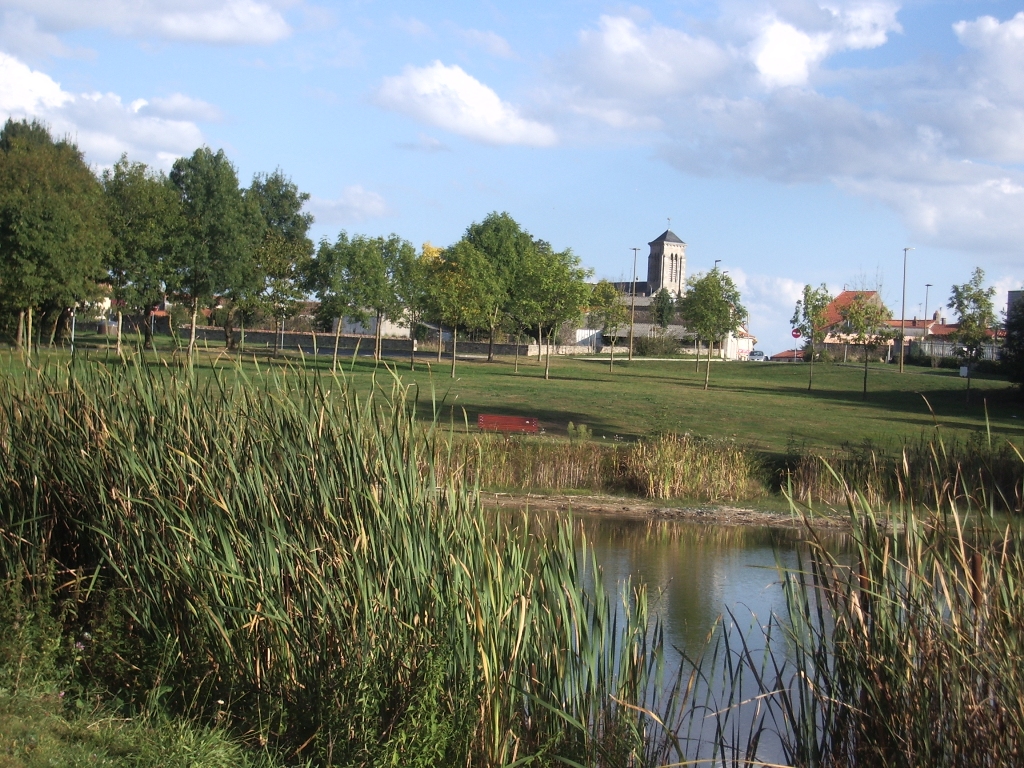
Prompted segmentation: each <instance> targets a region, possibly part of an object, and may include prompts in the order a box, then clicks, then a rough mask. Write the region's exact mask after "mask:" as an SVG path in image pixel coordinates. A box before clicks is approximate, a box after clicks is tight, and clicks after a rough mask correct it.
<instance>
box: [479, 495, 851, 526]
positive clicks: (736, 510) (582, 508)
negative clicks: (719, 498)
mask: <svg viewBox="0 0 1024 768" xmlns="http://www.w3.org/2000/svg"><path fill="white" fill-rule="evenodd" d="M480 499H481V502H482V503H483V505H484V506H485V507H488V508H492V509H493V508H497V509H524V508H529V509H532V510H542V511H548V512H570V511H571V512H572V513H574V514H576V515H584V516H588V517H608V518H627V519H644V520H681V521H692V522H701V523H712V524H716V525H723V526H726V525H741V526H757V527H768V528H802V527H803V526H804V521H803V520H802V519H801V518H799V517H796V516H794V515H793V514H791V513H790V512H788V511H787V512H776V511H771V510H767V509H753V508H749V507H737V506H733V505H729V504H708V503H705V504H701V503H699V502H698V503H696V504H695V505H694V506H680V507H674V506H666V505H665V503H664V502H659V501H657V500H652V499H638V498H629V497H623V496H611V495H607V494H595V495H565V494H542V493H495V492H493V491H481V492H480ZM813 525H814V527H815V528H823V529H828V530H848V529H849V527H850V523H849V517H848V516H847V515H845V514H837V515H835V516H830V515H821V516H816V517H815V518H814V519H813Z"/></svg>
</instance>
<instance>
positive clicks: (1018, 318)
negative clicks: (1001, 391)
mask: <svg viewBox="0 0 1024 768" xmlns="http://www.w3.org/2000/svg"><path fill="white" fill-rule="evenodd" d="M1003 365H1004V366H1005V367H1006V374H1007V376H1008V377H1009V379H1010V381H1012V382H1013V383H1014V384H1016V385H1017V386H1019V387H1024V301H1018V302H1017V303H1016V304H1014V305H1013V306H1011V307H1010V309H1009V311H1008V312H1007V313H1006V340H1005V341H1004V342H1003Z"/></svg>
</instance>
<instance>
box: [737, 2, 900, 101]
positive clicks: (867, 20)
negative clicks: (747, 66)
mask: <svg viewBox="0 0 1024 768" xmlns="http://www.w3.org/2000/svg"><path fill="white" fill-rule="evenodd" d="M822 10H823V11H825V12H826V15H824V16H823V18H825V19H826V22H825V29H822V30H804V29H800V28H799V27H798V26H796V25H794V24H791V23H789V22H787V21H783V20H780V19H779V18H777V17H775V16H769V17H767V18H765V19H764V21H763V22H762V28H761V31H760V33H759V34H758V36H757V38H756V39H755V40H754V41H753V43H752V45H751V58H752V60H753V62H754V65H755V66H756V67H757V70H758V72H759V73H760V75H761V78H762V80H763V81H764V82H765V84H766V85H769V86H771V87H783V86H789V85H797V86H799V85H806V84H807V82H808V81H809V79H810V77H811V73H812V71H813V70H814V69H815V68H817V66H818V65H819V64H820V63H821V62H822V61H824V60H825V59H826V58H827V57H828V56H830V55H832V54H834V53H837V52H839V51H844V50H860V49H865V48H877V47H878V46H880V45H884V44H885V43H886V42H887V41H888V36H889V33H890V32H898V31H901V27H900V24H899V22H898V21H897V20H896V11H897V6H895V5H893V4H891V3H885V2H864V3H855V4H853V5H851V6H849V7H847V8H839V7H832V8H830V7H824V6H823V7H822Z"/></svg>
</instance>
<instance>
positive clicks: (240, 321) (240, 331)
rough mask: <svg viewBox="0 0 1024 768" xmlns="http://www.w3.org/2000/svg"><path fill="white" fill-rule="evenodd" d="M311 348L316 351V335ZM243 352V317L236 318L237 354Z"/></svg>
mask: <svg viewBox="0 0 1024 768" xmlns="http://www.w3.org/2000/svg"><path fill="white" fill-rule="evenodd" d="M313 348H314V349H316V335H314V336H313ZM244 351H245V315H242V316H241V317H239V318H238V354H239V355H241V354H242V352H244Z"/></svg>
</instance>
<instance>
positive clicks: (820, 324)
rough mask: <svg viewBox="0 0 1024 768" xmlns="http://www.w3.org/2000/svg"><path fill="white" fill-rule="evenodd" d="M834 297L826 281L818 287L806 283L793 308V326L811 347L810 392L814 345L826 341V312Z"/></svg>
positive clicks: (791, 321)
mask: <svg viewBox="0 0 1024 768" xmlns="http://www.w3.org/2000/svg"><path fill="white" fill-rule="evenodd" d="M833 298H835V297H834V296H832V294H831V293H830V292H829V290H828V286H826V285H825V284H824V283H822V284H821V285H820V286H819V287H818V288H814V287H812V286H810V285H805V286H804V292H803V295H802V296H801V298H799V299H797V301H796V309H794V310H793V318H792V320H790V323H791V324H792V325H793V327H794V328H795V329H796V330H798V331H800V333H802V334H803V336H804V338H805V339H807V343H808V344H809V345H810V347H811V359H810V367H809V372H808V374H807V391H808V392H809V391H810V390H811V384H812V382H813V381H814V347H815V345H816V344H822V343H824V341H825V334H826V333H827V332H828V328H827V322H828V321H827V319H826V316H825V312H826V310H827V309H828V306H829V304H831V303H832V300H833Z"/></svg>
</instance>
